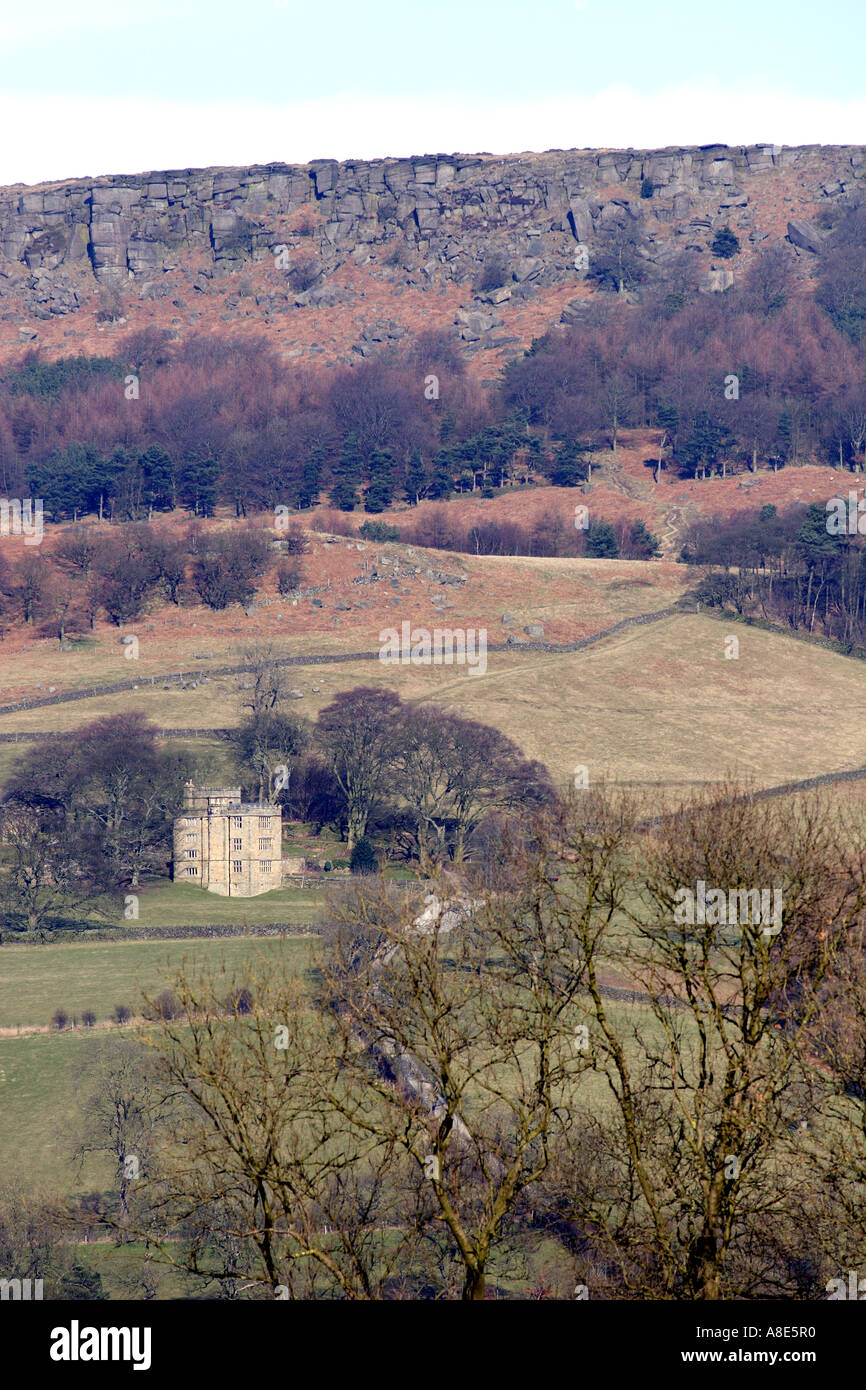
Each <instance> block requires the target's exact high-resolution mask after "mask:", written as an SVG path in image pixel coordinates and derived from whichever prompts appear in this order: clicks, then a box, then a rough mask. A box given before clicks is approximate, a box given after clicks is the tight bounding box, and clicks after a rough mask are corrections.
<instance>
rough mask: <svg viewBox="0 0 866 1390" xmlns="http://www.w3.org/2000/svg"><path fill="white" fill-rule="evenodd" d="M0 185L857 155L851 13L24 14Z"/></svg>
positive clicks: (5, 34)
mask: <svg viewBox="0 0 866 1390" xmlns="http://www.w3.org/2000/svg"><path fill="white" fill-rule="evenodd" d="M6 10H7V12H6V13H5V14H3V13H2V12H0V131H2V138H0V184H11V183H38V182H42V181H46V180H51V179H64V178H78V177H86V176H95V175H100V174H123V173H140V172H142V171H145V170H151V169H183V168H191V167H199V166H204V165H212V164H223V165H226V164H227V165H232V164H237V165H249V164H258V163H270V162H272V161H284V162H286V163H305V162H307V161H309V160H311V159H317V158H326V157H327V158H336V159H351V158H360V159H375V158H381V157H385V156H399V155H410V154H433V153H454V152H464V153H470V152H471V153H474V152H481V151H489V152H490V153H495V154H505V153H517V152H520V151H525V150H546V149H571V148H594V147H607V148H622V147H628V146H633V147H635V148H647V147H658V146H664V145H695V144H709V143H712V142H719V143H723V144H731V145H734V144H757V143H772V144H779V145H781V144H787V145H796V144H858V143H863V144H866V95H864V93H866V88H864V83H863V78H862V67H863V52H864V42H863V40H864V37H866V4H864V0H821V4H820V5H815V4H814V3H813V0H717V3H715V4H709V3H706V0H704V3H702V4H701V3H697V2H696V0H519V3H518V0H430V2H429V3H427V2H426V0H425V3H416V0H368V3H364V2H363V0H328V3H327V4H324V3H321V0H320V3H318V4H316V3H314V0H305V3H296V0H185V2H184V3H171V0H146V3H142V4H133V3H127V0H78V3H76V2H75V0H28V3H27V5H21V6H17V7H15V12H12V10H11V5H10V0H6Z"/></svg>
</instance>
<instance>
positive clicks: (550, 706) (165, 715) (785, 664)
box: [0, 614, 866, 787]
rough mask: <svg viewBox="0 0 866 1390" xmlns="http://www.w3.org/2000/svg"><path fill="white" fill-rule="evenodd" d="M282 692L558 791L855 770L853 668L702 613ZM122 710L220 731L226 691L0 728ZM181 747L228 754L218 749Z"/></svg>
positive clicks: (60, 724) (145, 690) (300, 681)
mask: <svg viewBox="0 0 866 1390" xmlns="http://www.w3.org/2000/svg"><path fill="white" fill-rule="evenodd" d="M448 621H449V622H452V621H454V619H453V617H452V616H451V615H449V618H448ZM728 635H733V636H736V638H737V639H738V642H739V656H738V657H737V658H736V659H726V658H725V639H726V637H727V636H728ZM292 680H293V682H294V683H296V684H297V686H298V688H300V689H303V690H304V692H305V696H304V699H303V700H298V702H297V705H296V708H297V710H298V712H299V713H302V714H305V715H307V716H308V717H310V718H314V717H315V715H316V714H317V713H318V710H319V709H320V708H321V707H322V706H323V705H324V704H326V703H328V702H329V701H330V700H331V699H332V698H333V696H334V695H335V694H336V693H337V692H338V691H340V690H346V689H348V688H350V687H351V686H353V685H358V684H365V685H373V686H384V687H389V688H392V689H395V690H397V691H398V692H399V693H400V695H401V696H402V697H403V698H404V699H407V700H420V701H423V700H431V701H437V702H441V703H443V704H445V705H448V706H450V707H452V708H454V709H455V710H458V711H459V712H461V713H464V714H466V715H468V716H470V717H472V718H477V719H480V720H483V721H484V722H487V723H491V724H494V725H495V726H496V727H498V728H500V729H501V730H502V731H503V732H504V733H505V734H507V735H508V736H509V737H510V738H512V739H514V740H515V742H516V743H518V744H519V746H520V747H521V748H522V749H523V751H524V752H525V753H526V754H527V755H528V756H530V757H534V758H538V759H540V760H541V761H542V762H545V763H546V764H547V765H548V767H549V768H550V769H551V771H552V773H553V774H554V776H555V777H556V778H557V779H559V780H560V781H568V780H570V779H571V777H573V775H574V769H575V767H576V766H577V765H578V764H585V765H586V766H587V767H588V768H589V772H590V777H596V778H597V777H599V776H601V775H602V774H606V775H608V776H609V777H610V778H611V779H612V780H614V781H621V782H637V783H644V784H650V785H651V784H654V783H660V784H665V785H667V786H669V787H670V786H682V787H685V786H689V785H694V784H695V783H696V782H697V783H705V782H714V781H717V780H719V779H721V778H724V777H725V776H726V775H729V774H731V773H735V774H738V775H740V776H749V777H751V778H753V779H754V781H755V782H756V784H757V785H759V786H772V785H774V784H777V783H779V782H786V781H792V780H795V779H798V778H803V777H811V776H815V775H816V774H818V773H821V772H827V771H835V770H839V769H843V768H848V767H855V766H857V765H858V764H862V763H864V762H866V723H864V720H863V718H862V714H863V709H864V705H866V698H864V672H863V668H862V665H861V664H860V663H859V662H855V661H851V660H849V659H847V658H845V657H843V656H837V655H836V654H835V653H832V652H828V651H826V650H824V649H823V648H820V647H811V646H808V645H807V644H805V643H802V642H793V641H790V640H788V639H786V638H785V637H784V636H781V635H777V634H774V633H767V632H763V631H761V630H759V629H757V628H747V627H744V626H741V625H736V624H734V625H732V626H731V633H730V634H729V632H728V629H727V628H726V627H725V625H723V624H722V623H719V622H717V621H715V620H714V619H711V618H707V617H703V616H701V615H699V614H696V615H689V616H684V617H676V618H670V619H666V620H662V621H661V622H659V623H657V624H653V625H651V626H649V627H646V628H634V629H630V630H626V631H625V632H622V633H617V634H615V635H614V636H613V637H610V638H605V639H604V640H603V641H601V642H600V643H598V645H597V646H593V647H590V648H588V649H587V650H585V651H579V652H570V653H566V654H563V655H546V654H543V653H536V654H533V655H531V656H527V655H522V656H518V655H516V654H514V653H511V652H491V653H489V654H488V660H487V671H486V673H485V674H483V675H481V674H478V675H473V674H470V673H468V672H467V670H466V669H465V668H459V667H445V666H441V667H423V666H396V665H395V666H391V665H380V664H378V663H372V662H366V663H361V662H358V663H347V664H346V665H335V666H319V667H315V668H312V667H308V668H300V667H299V668H297V670H296V671H294V672H293V673H292ZM313 685H315V686H316V687H317V690H315V691H314V690H313V689H312V686H313ZM130 707H134V708H136V709H142V710H143V711H144V712H145V713H146V714H147V715H148V716H149V717H150V718H151V719H153V720H154V721H155V722H156V723H158V724H160V725H162V726H163V727H189V728H195V727H230V726H231V725H232V724H233V723H235V722H236V720H237V700H236V691H235V682H234V679H233V678H232V679H229V678H226V679H224V680H215V681H213V682H209V683H208V684H207V685H205V686H199V687H198V689H196V690H188V691H176V690H171V691H163V690H162V689H161V688H159V687H156V688H151V687H144V686H143V687H141V689H140V690H138V691H134V692H126V693H124V694H121V695H110V696H105V697H103V698H97V699H93V700H88V701H83V702H76V703H73V704H69V705H57V706H49V707H48V708H47V709H45V710H40V711H38V712H36V711H31V712H26V711H25V712H22V713H19V714H15V715H6V716H3V718H2V719H0V727H2V728H4V729H5V728H10V729H12V728H21V729H27V728H32V727H34V726H35V724H36V723H37V722H38V724H39V726H40V727H43V728H48V729H69V728H74V727H76V726H77V725H79V724H80V723H82V722H83V721H85V720H90V719H94V718H96V717H97V716H99V715H104V714H109V713H116V712H117V711H119V710H121V709H128V708H130ZM189 746H190V747H191V748H193V749H199V750H200V751H202V752H203V753H204V752H206V753H207V755H208V756H213V757H216V758H218V759H223V760H224V759H225V758H226V756H227V751H226V750H225V749H224V748H222V749H221V748H220V747H219V745H216V744H212V743H205V742H204V741H203V742H202V743H201V744H199V743H197V742H195V741H191V742H190V744H189ZM13 747H14V745H13ZM224 765H225V766H226V768H227V767H228V764H227V763H224Z"/></svg>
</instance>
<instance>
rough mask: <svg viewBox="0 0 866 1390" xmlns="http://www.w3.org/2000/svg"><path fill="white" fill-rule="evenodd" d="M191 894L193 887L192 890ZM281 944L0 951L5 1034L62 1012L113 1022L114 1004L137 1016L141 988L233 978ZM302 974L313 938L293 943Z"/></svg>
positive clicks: (236, 941) (97, 944) (247, 941)
mask: <svg viewBox="0 0 866 1390" xmlns="http://www.w3.org/2000/svg"><path fill="white" fill-rule="evenodd" d="M192 891H193V892H194V891H195V889H193V890H192ZM278 944H279V938H269V937H247V938H244V937H224V938H218V939H215V940H214V939H198V940H186V941H85V942H78V943H69V944H68V945H66V944H64V945H47V946H10V947H8V948H3V949H2V950H0V1029H6V1030H8V1029H13V1030H15V1029H17V1028H19V1027H21V1028H27V1027H31V1028H32V1027H42V1026H46V1025H48V1024H49V1023H50V1021H51V1017H52V1015H53V1013H54V1011H55V1009H57V1008H61V1007H62V1008H63V1009H65V1011H66V1013H67V1014H68V1015H69V1017H70V1018H73V1017H79V1018H80V1015H81V1013H82V1012H83V1011H84V1010H85V1009H91V1010H92V1011H93V1013H95V1014H96V1017H97V1021H102V1022H105V1021H107V1020H108V1019H110V1017H111V1015H112V1012H113V1009H114V1006H115V1004H126V1005H128V1007H130V1008H132V1009H133V1012H137V1009H136V1008H135V1005H136V1001H137V999H138V998H139V997H140V995H141V991H142V990H146V991H148V992H153V991H154V990H159V989H161V988H162V987H163V986H164V985H165V984H166V982H167V981H168V980H169V979H170V978H171V977H172V975H173V974H174V973H176V971H177V970H178V968H179V967H180V966H181V965H184V964H185V965H187V966H188V967H190V968H192V969H195V968H200V967H207V968H210V969H220V968H221V967H222V966H223V965H224V966H225V967H226V969H227V970H228V971H229V972H230V971H232V970H234V969H236V968H238V967H240V966H241V965H243V963H244V962H245V961H249V960H251V959H255V958H257V957H264V958H265V959H267V957H268V953H269V952H273V951H274V950H275V949H276V948H277V946H278ZM288 946H289V951H290V954H291V959H292V960H293V961H297V968H298V972H299V973H301V972H302V971H304V970H306V969H307V968H309V966H310V964H311V962H312V958H313V954H314V952H315V949H316V938H314V937H298V938H295V939H292V940H290V941H289V943H288Z"/></svg>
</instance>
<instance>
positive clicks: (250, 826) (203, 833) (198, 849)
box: [173, 783, 283, 898]
mask: <svg viewBox="0 0 866 1390" xmlns="http://www.w3.org/2000/svg"><path fill="white" fill-rule="evenodd" d="M240 798H241V792H240V788H239V787H193V786H192V785H191V784H189V783H188V784H187V786H186V788H185V793H184V807H183V811H182V812H181V814H180V815H179V816H178V817H177V819H176V820H175V823H174V855H173V877H174V879H175V881H176V882H184V883H194V884H195V885H196V886H197V887H200V888H205V889H207V890H208V892H210V893H219V894H220V895H221V896H222V897H230V898H252V897H255V896H256V895H257V894H259V893H267V892H269V891H270V890H271V889H273V888H279V887H281V886H282V882H283V869H282V816H281V812H280V809H279V807H278V806H270V805H267V804H263V805H259V804H257V803H254V804H250V803H244V802H242V801H241V799H240Z"/></svg>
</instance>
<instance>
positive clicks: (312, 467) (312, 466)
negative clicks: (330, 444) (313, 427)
mask: <svg viewBox="0 0 866 1390" xmlns="http://www.w3.org/2000/svg"><path fill="white" fill-rule="evenodd" d="M324 466H325V450H324V449H323V448H322V445H321V444H314V445H313V447H312V448H311V449H310V452H309V453H308V454H307V458H306V461H305V463H304V466H303V469H302V471H301V485H300V487H299V489H298V506H299V507H315V505H316V503H317V502H318V500H319V492H320V490H321V487H322V470H323V468H324Z"/></svg>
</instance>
